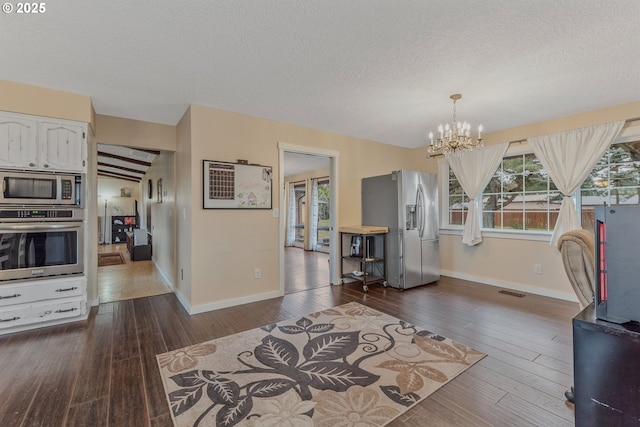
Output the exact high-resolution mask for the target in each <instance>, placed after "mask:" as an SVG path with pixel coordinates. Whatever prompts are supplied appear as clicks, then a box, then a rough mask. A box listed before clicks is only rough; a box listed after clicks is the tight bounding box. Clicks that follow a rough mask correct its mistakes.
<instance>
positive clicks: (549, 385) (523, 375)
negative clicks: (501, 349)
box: [478, 357, 571, 398]
mask: <svg viewBox="0 0 640 427" xmlns="http://www.w3.org/2000/svg"><path fill="white" fill-rule="evenodd" d="M478 365H479V366H484V367H485V368H488V369H491V370H492V371H494V372H498V373H500V374H502V375H505V376H507V377H509V378H511V379H513V380H516V381H519V382H521V383H524V384H527V385H528V386H530V387H533V388H535V389H536V390H539V391H542V392H544V393H547V394H549V395H551V396H554V397H560V398H564V392H565V391H566V390H567V387H568V386H569V387H570V386H571V382H570V381H571V378H568V381H569V384H566V383H565V384H558V383H556V382H553V381H549V380H547V379H544V378H542V377H540V376H538V375H535V374H532V373H530V372H527V371H523V370H522V369H518V368H516V367H515V366H513V365H509V364H508V363H505V362H502V361H500V360H498V359H495V358H493V357H485V358H484V359H483V360H481V361H480V362H478Z"/></svg>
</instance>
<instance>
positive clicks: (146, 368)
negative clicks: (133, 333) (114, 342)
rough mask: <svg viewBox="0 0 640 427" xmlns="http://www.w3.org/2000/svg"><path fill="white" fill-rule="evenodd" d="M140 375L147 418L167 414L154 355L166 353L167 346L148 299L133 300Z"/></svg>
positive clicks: (167, 407)
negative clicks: (140, 368)
mask: <svg viewBox="0 0 640 427" xmlns="http://www.w3.org/2000/svg"><path fill="white" fill-rule="evenodd" d="M134 310H135V313H136V324H137V326H138V340H139V342H140V357H141V358H142V373H143V376H144V387H145V396H146V400H147V407H148V408H149V417H150V418H156V417H159V416H161V415H164V414H168V413H169V405H168V403H167V398H166V396H165V394H164V391H163V385H162V377H161V376H160V370H159V368H158V364H157V359H156V355H158V354H162V353H166V352H167V346H166V344H165V342H164V339H163V338H162V332H161V330H160V327H159V326H158V319H157V314H156V313H155V312H154V310H153V308H152V300H151V299H150V298H140V299H137V300H134Z"/></svg>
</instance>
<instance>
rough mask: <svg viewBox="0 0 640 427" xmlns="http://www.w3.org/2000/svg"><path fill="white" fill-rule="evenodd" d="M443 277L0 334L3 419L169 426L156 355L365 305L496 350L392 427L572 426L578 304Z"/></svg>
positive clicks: (156, 304)
mask: <svg viewBox="0 0 640 427" xmlns="http://www.w3.org/2000/svg"><path fill="white" fill-rule="evenodd" d="M498 290H499V289H498V288H495V287H491V286H485V285H481V284H478V283H474V282H468V281H463V280H457V279H451V278H447V277H443V278H442V279H441V280H440V281H439V282H438V283H437V284H434V285H428V286H423V287H419V288H414V289H410V290H407V291H404V292H402V291H398V290H395V289H390V288H387V289H385V288H382V287H381V286H377V285H374V286H371V288H370V291H369V292H368V293H366V294H365V293H363V292H362V290H361V287H360V286H359V285H358V284H349V285H342V286H328V287H322V288H316V289H311V290H308V291H303V292H296V293H292V294H290V295H286V296H285V297H282V298H275V299H271V300H267V301H261V302H256V303H252V304H247V305H244V306H239V307H233V308H227V309H222V310H216V311H212V312H208V313H203V314H198V315H194V316H189V315H188V314H187V313H186V312H185V311H184V310H183V309H182V306H181V305H180V303H179V302H178V300H177V298H176V297H175V296H174V295H173V294H165V295H158V296H152V297H147V298H140V299H133V300H124V301H117V302H111V303H106V304H102V305H100V306H99V307H94V308H93V309H92V311H91V314H90V316H89V319H88V320H87V321H86V322H77V323H72V324H67V325H63V326H55V327H50V328H42V329H38V330H33V331H28V332H21V333H16V334H11V335H5V336H2V337H0V366H1V367H2V369H1V370H0V426H136V427H138V426H148V425H150V426H169V425H171V417H170V415H169V412H168V411H169V408H168V405H167V403H166V399H165V396H164V393H163V387H162V382H161V379H160V375H159V372H158V367H157V363H156V358H155V356H156V354H159V353H164V352H166V351H168V350H173V349H177V348H180V347H183V346H186V345H190V344H195V343H199V342H202V341H206V340H210V339H213V338H218V337H222V336H225V335H229V334H233V333H236V332H240V331H243V330H247V329H251V328H256V327H259V326H261V325H264V324H266V323H270V322H276V321H280V320H284V319H287V318H292V317H297V316H302V315H305V314H308V313H311V312H314V311H318V310H321V309H325V308H329V307H333V306H336V305H339V304H343V303H346V302H350V301H357V302H360V303H362V304H365V305H368V306H370V307H373V308H375V309H377V310H380V311H383V312H386V313H389V314H391V315H393V316H396V317H399V318H401V319H404V320H407V321H409V322H413V323H415V324H417V325H420V326H422V327H425V328H427V329H429V330H431V331H433V332H437V333H439V334H441V335H444V336H447V337H449V338H452V339H454V340H457V341H459V342H461V343H464V344H467V345H469V346H472V347H474V348H475V349H477V350H480V351H483V352H485V353H487V354H488V356H487V357H486V358H484V359H483V360H481V361H480V362H479V363H477V364H476V365H474V366H472V367H471V368H470V369H468V370H467V371H466V372H464V373H463V374H461V375H460V376H459V377H457V378H455V379H454V380H453V381H451V382H450V383H449V384H447V385H445V386H444V387H442V388H441V389H440V390H438V391H437V392H436V393H434V394H433V395H431V396H430V397H428V398H427V399H425V400H424V401H423V402H421V403H420V404H419V405H417V406H416V407H414V408H412V409H411V410H409V411H408V412H407V413H406V414H404V415H402V416H401V417H400V418H399V419H397V420H396V421H394V422H393V423H392V424H391V425H394V426H427V425H428V426H565V425H566V426H570V425H573V407H572V405H570V404H567V403H566V402H565V400H564V396H563V393H564V391H565V390H566V389H567V388H568V387H569V386H570V385H571V384H572V382H573V380H572V339H571V318H572V317H573V315H575V314H576V313H577V311H578V305H577V304H574V303H569V302H564V301H559V300H554V299H551V298H545V297H540V296H536V295H529V294H528V295H526V296H525V297H523V298H518V297H514V296H510V295H504V294H500V293H498Z"/></svg>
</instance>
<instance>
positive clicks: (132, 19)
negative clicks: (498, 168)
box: [0, 0, 640, 147]
mask: <svg viewBox="0 0 640 427" xmlns="http://www.w3.org/2000/svg"><path fill="white" fill-rule="evenodd" d="M638 16H640V1H637V0H607V1H602V0H597V1H596V0H537V1H531V0H526V1H525V0H485V1H470V0H455V1H453V0H452V1H438V0H416V1H413V0H412V1H406V0H395V1H394V0H348V1H347V0H321V1H320V0H319V1H310V0H301V1H294V0H242V1H238V0H226V1H219V0H208V1H195V0H194V1H189V2H184V1H167V0H156V1H140V2H135V1H133V2H132V1H129V0H126V1H125V0H110V1H76V0H57V1H53V2H47V3H46V12H45V13H43V14H40V15H18V14H16V13H15V12H13V13H10V14H7V13H3V14H2V15H1V16H0V36H1V37H0V49H1V51H0V53H1V58H2V60H1V62H0V79H4V80H11V81H17V82H23V83H29V84H34V85H39V86H45V87H50V88H54V89H60V90H65V91H70V92H75V93H81V94H87V95H90V96H91V97H92V98H93V102H94V106H95V109H96V112H97V113H99V114H106V115H113V116H119V117H126V118H132V119H138V120H146V121H152V122H159V123H166V124H170V125H175V124H176V123H177V122H178V120H179V119H180V117H181V116H182V114H183V113H184V111H185V110H186V108H187V106H188V105H189V104H190V103H195V104H201V105H205V106H210V107H215V108H220V109H224V110H229V111H235V112H240V113H245V114H250V115H254V116H259V117H264V118H269V119H274V120H278V121H282V122H287V123H294V124H298V125H302V126H306V127H311V128H316V129H322V130H327V131H332V132H336V133H340V134H345V135H352V136H357V137H361V138H366V139H370V140H374V141H380V142H384V143H388V144H394V145H400V146H405V147H418V146H421V145H423V144H424V143H425V135H426V134H427V133H428V131H429V130H434V129H435V128H436V127H437V125H438V123H440V122H443V121H447V120H449V119H450V118H451V112H452V105H451V101H450V100H449V95H450V94H452V93H456V92H459V93H462V94H463V98H462V100H461V101H459V102H458V118H459V119H461V120H467V121H471V122H472V123H473V124H474V125H475V124H477V123H479V122H482V124H483V125H484V127H485V130H486V131H487V132H491V131H496V130H501V129H505V128H509V127H513V126H517V125H521V124H526V123H532V122H537V121H540V120H545V119H549V118H552V117H559V116H564V115H569V114H574V113H579V112H582V111H589V110H594V109H597V108H601V107H607V106H611V105H618V104H623V103H626V102H631V101H637V100H640V55H639V54H638V53H639V52H638V48H639V46H640V31H638V24H637V19H636V18H637V17H638Z"/></svg>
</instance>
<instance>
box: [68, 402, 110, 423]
mask: <svg viewBox="0 0 640 427" xmlns="http://www.w3.org/2000/svg"><path fill="white" fill-rule="evenodd" d="M108 420H109V397H108V396H104V397H102V398H100V399H96V400H92V401H88V402H84V403H80V404H77V405H75V406H72V407H71V408H69V415H68V416H67V424H66V427H87V426H91V427H106V426H107V425H108Z"/></svg>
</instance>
